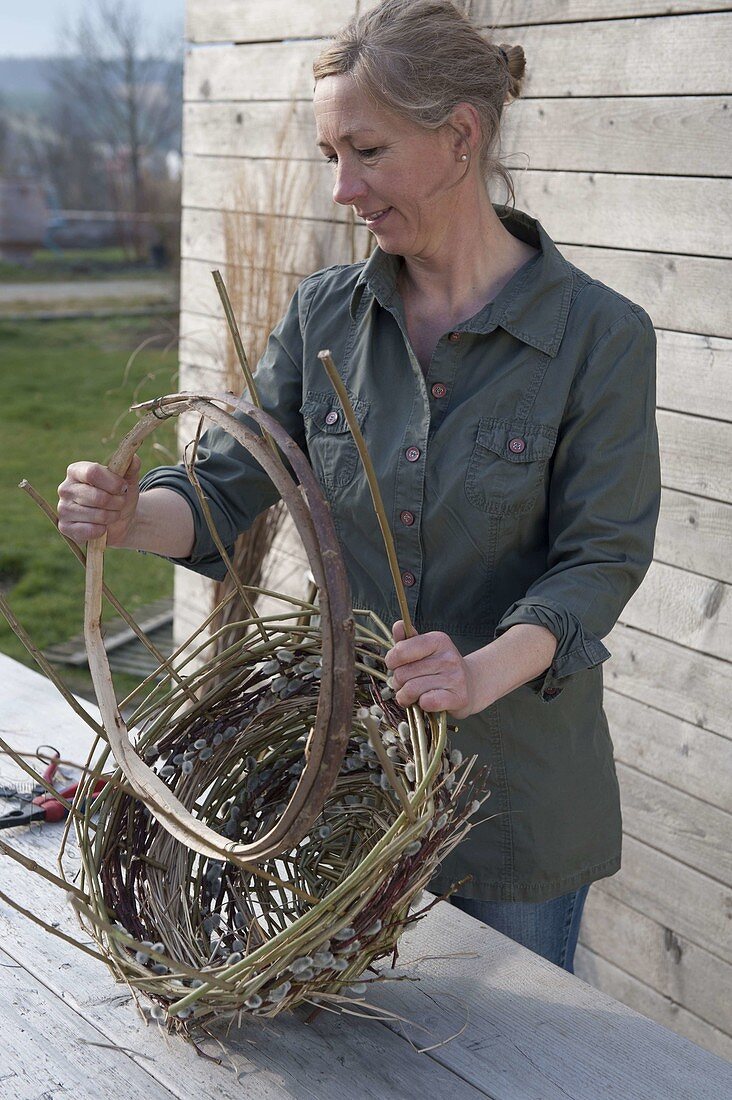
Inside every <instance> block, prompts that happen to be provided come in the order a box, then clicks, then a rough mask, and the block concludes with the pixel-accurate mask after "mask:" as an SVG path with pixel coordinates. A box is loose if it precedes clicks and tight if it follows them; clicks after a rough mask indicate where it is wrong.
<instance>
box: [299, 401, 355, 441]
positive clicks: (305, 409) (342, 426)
mask: <svg viewBox="0 0 732 1100" xmlns="http://www.w3.org/2000/svg"><path fill="white" fill-rule="evenodd" d="M348 397H349V399H350V402H351V405H352V406H353V411H354V413H355V416H356V421H357V423H358V426H359V428H362V427H363V422H364V420H365V419H366V413H367V412H368V411H369V402H368V401H364V400H363V399H362V398H359V397H353V396H352V395H351V394H350V393H349V395H348ZM300 412H301V413H302V416H303V418H304V419H306V420H312V422H313V424H314V425H315V427H316V428H317V429H318V430H319V431H321V432H326V433H327V434H328V435H340V434H343V433H345V432H350V428H349V427H348V422H347V420H346V415H345V413H344V412H343V406H342V405H341V403H340V401H339V399H338V394H336V393H308V394H307V396H306V398H305V400H304V401H303V404H302V406H301V408H300Z"/></svg>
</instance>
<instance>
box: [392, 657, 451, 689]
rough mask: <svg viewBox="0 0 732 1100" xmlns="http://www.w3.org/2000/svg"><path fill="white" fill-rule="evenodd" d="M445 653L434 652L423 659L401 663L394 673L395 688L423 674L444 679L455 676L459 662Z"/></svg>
mask: <svg viewBox="0 0 732 1100" xmlns="http://www.w3.org/2000/svg"><path fill="white" fill-rule="evenodd" d="M445 658H446V655H445V654H437V655H435V654H433V655H432V656H430V657H426V658H424V659H423V660H421V661H416V662H414V663H412V662H410V663H409V664H404V665H399V667H398V668H395V669H394V671H393V673H392V680H393V683H394V689H395V690H398V689H399V688H401V687H404V685H405V684H408V683H409V681H410V680H414V679H417V678H419V677H423V676H439V677H441V679H442V680H443V681H444V680H445V679H446V678H447V677H448V676H454V675H455V672H456V671H457V668H458V665H457V662H453V661H451V660H450V659H449V656H447V659H445Z"/></svg>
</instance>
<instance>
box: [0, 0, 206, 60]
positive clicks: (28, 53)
mask: <svg viewBox="0 0 732 1100" xmlns="http://www.w3.org/2000/svg"><path fill="white" fill-rule="evenodd" d="M137 2H138V4H141V5H144V7H145V8H146V9H147V10H148V11H150V9H152V10H153V12H154V16H153V17H152V19H153V28H154V29H158V28H160V29H161V30H162V29H163V28H165V27H167V26H173V27H177V30H178V33H179V35H180V36H181V38H182V35H183V14H184V10H185V0H153V3H150V0H137ZM92 3H93V0H20V2H18V0H15V2H13V3H10V2H6V3H3V4H2V9H3V10H2V13H1V14H0V57H48V56H49V55H51V54H54V53H56V52H57V39H58V31H59V28H60V26H61V25H62V23H63V22H64V20H71V21H73V19H74V17H75V16H76V15H77V13H78V12H80V11H82V10H83V9H84V8H85V7H90V6H91V4H92Z"/></svg>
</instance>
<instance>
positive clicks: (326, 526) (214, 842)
mask: <svg viewBox="0 0 732 1100" xmlns="http://www.w3.org/2000/svg"><path fill="white" fill-rule="evenodd" d="M222 401H223V402H225V403H227V404H234V403H235V402H236V404H237V406H238V408H240V409H241V410H242V412H244V413H245V414H246V415H247V416H249V417H251V418H252V419H253V420H255V421H256V422H257V423H258V424H259V425H260V427H261V428H262V429H263V431H264V432H266V433H268V434H269V435H270V436H271V437H273V438H274V440H275V441H276V443H277V446H278V447H279V448H280V451H281V452H282V454H283V455H284V457H285V458H286V459H287V460H288V462H289V463H290V465H291V467H292V469H293V470H294V472H295V474H296V475H297V477H298V478H299V481H300V484H299V485H298V484H296V483H295V481H294V480H293V479H292V478H291V477H290V475H289V473H288V472H287V470H286V469H285V467H284V465H283V463H282V461H281V460H280V458H279V455H277V454H275V453H274V451H273V449H272V448H271V447H270V446H268V444H267V443H266V442H265V440H264V439H263V437H262V436H259V435H257V434H256V433H255V432H254V431H252V430H251V429H250V428H248V427H246V426H245V425H244V424H241V423H240V422H239V421H238V420H236V419H235V417H234V416H233V415H232V414H231V413H228V412H224V411H223V410H222V409H220V408H218V407H217V405H216V404H214V402H222ZM150 405H151V406H152V409H153V411H152V412H150V413H148V414H147V415H146V416H144V417H143V418H142V419H141V420H139V421H138V423H137V424H136V425H135V426H134V427H133V428H132V430H131V431H130V432H129V433H128V434H127V435H126V436H125V438H124V439H123V440H122V442H121V443H120V445H119V447H118V448H117V450H116V451H115V453H114V455H113V456H112V458H111V459H110V462H109V469H110V470H112V471H113V472H114V473H117V474H120V475H124V474H125V473H126V471H127V469H128V467H129V464H130V462H131V461H132V458H133V456H134V454H135V453H136V452H137V449H138V448H139V446H140V445H141V443H142V442H143V441H144V440H145V439H146V438H147V436H148V435H150V434H151V433H152V432H153V431H154V430H155V428H156V427H157V426H158V424H159V423H160V421H161V420H164V419H167V418H168V417H171V416H179V415H180V414H181V413H182V412H186V411H191V412H196V413H198V414H199V415H201V416H203V417H205V418H206V419H208V420H211V421H213V423H215V424H217V425H218V426H219V427H221V428H223V429H224V430H225V431H227V432H228V433H229V434H230V435H231V436H233V437H234V439H236V440H237V442H238V443H240V444H241V445H242V446H243V447H244V448H245V449H246V450H247V451H249V453H250V454H251V455H252V456H253V457H254V458H256V460H257V462H259V464H260V465H261V466H262V467H263V469H264V470H265V472H266V473H267V474H269V476H270V478H271V479H272V481H273V483H274V484H275V486H276V488H277V489H278V490H279V492H280V494H281V496H282V499H283V500H284V501H285V504H286V506H287V508H288V510H289V512H290V514H291V515H292V517H293V519H294V521H295V524H296V526H297V528H298V532H299V534H300V537H301V539H302V541H303V544H304V546H305V550H306V552H307V555H308V560H309V563H310V568H311V570H312V573H313V576H314V577H315V581H316V584H317V585H318V587H319V589H320V614H321V632H322V654H323V676H322V680H321V686H320V695H319V698H318V707H317V712H316V718H315V725H314V727H313V729H312V730H311V733H310V737H309V738H308V742H307V745H306V748H305V755H306V763H305V768H304V770H303V772H302V773H301V775H300V779H299V782H298V784H297V787H296V789H295V790H294V791H293V794H292V797H291V798H290V801H289V803H288V804H287V806H286V808H285V811H284V813H283V814H282V817H281V818H280V819H279V821H278V822H277V824H276V825H275V826H274V827H273V828H272V829H270V831H269V832H268V833H266V834H265V835H264V836H262V837H260V838H258V839H256V840H255V841H253V842H252V843H251V844H237V843H234V842H233V841H229V840H226V839H225V838H223V837H221V836H220V835H219V834H218V833H217V832H215V831H214V830H213V829H211V828H210V827H209V826H208V825H205V824H203V823H202V822H201V821H198V820H197V819H196V818H195V817H194V816H193V814H191V813H190V811H189V810H187V809H186V807H185V806H184V805H183V803H182V802H181V801H180V800H179V799H178V798H177V797H176V796H175V795H174V794H173V793H172V791H170V789H169V788H168V787H167V786H166V784H165V783H164V782H163V781H162V779H161V778H160V777H159V776H158V775H157V774H156V773H155V772H154V771H153V770H152V768H150V767H148V766H147V764H145V762H144V761H143V760H142V759H141V758H140V757H139V756H138V754H137V752H136V751H135V749H134V747H133V745H132V744H131V742H130V740H129V737H128V734H127V727H126V725H125V722H124V720H123V718H122V715H121V714H120V711H119V707H118V706H117V699H116V696H115V693H114V687H113V684H112V676H111V672H110V668H109V662H108V660H107V653H106V650H105V648H104V643H103V641H102V632H101V606H102V579H103V569H104V550H105V547H106V541H107V538H106V535H103V536H102V537H101V538H99V539H94V540H93V541H90V542H89V543H88V545H87V565H86V597H85V609H84V636H85V640H86V647H87V653H88V657H89V668H90V671H91V675H92V681H93V683H94V689H95V691H96V695H97V701H98V703H99V709H100V711H101V714H102V721H103V723H104V728H105V730H106V732H107V736H108V737H109V743H110V746H111V748H112V751H113V753H114V756H115V758H116V760H117V763H118V765H119V767H120V768H121V770H122V771H123V772H124V774H125V776H126V777H127V780H128V782H129V784H130V786H131V787H132V789H133V791H134V793H135V795H136V796H137V797H138V798H139V799H140V800H141V801H142V802H144V803H145V805H146V806H147V807H148V809H150V810H151V812H152V813H154V815H155V817H156V818H157V819H158V821H159V822H160V824H161V825H162V826H163V827H164V828H165V829H166V830H167V831H168V832H169V833H170V834H171V836H174V837H175V838H176V839H177V840H179V841H181V842H182V843H183V844H186V845H187V846H188V847H189V848H192V849H193V850H194V851H197V852H200V853H201V855H204V856H208V857H209V858H211V859H217V860H229V861H230V862H232V863H236V864H239V865H240V866H242V867H245V868H247V869H249V870H251V869H252V868H251V866H248V865H251V864H252V863H258V862H261V861H263V860H266V859H272V858H273V857H275V856H277V855H280V854H282V853H284V852H286V851H290V850H292V848H294V847H295V846H296V845H297V844H298V843H299V841H300V840H301V839H302V838H303V837H304V836H305V835H306V833H307V832H308V830H309V829H310V827H311V826H312V824H313V822H314V821H315V819H316V818H317V817H318V815H319V814H320V812H321V810H322V808H323V805H324V803H325V800H326V798H327V797H328V794H329V793H330V791H331V789H332V787H333V784H334V783H335V780H336V777H337V775H338V772H339V771H340V768H341V764H342V762H343V757H344V756H345V752H346V748H347V745H348V739H349V737H350V735H351V723H352V715H353V691H354V661H355V657H354V622H353V614H352V610H351V597H350V589H349V585H348V578H347V574H346V569H345V565H344V563H343V558H342V556H341V552H340V548H339V545H338V540H337V537H336V533H335V528H334V526H333V520H332V518H331V514H330V509H329V507H328V505H327V503H326V501H325V500H324V498H323V495H322V492H321V489H320V485H319V483H318V481H317V478H316V477H315V474H314V473H313V470H312V468H311V466H310V464H309V462H308V461H307V459H306V458H305V456H304V454H303V453H302V451H301V450H300V448H299V447H298V446H297V444H296V443H295V442H294V440H292V439H291V438H290V436H289V435H287V433H286V432H285V430H284V428H283V427H282V426H281V425H280V424H279V423H278V422H277V421H276V420H275V419H274V418H273V417H271V416H269V415H268V414H267V413H266V412H264V411H263V410H261V409H259V408H257V407H256V406H255V405H252V404H250V403H249V402H248V401H245V400H244V399H236V398H234V397H233V395H230V394H227V395H221V394H191V393H180V394H172V395H169V396H167V397H162V398H158V399H157V400H156V401H155V402H150ZM161 413H162V415H161ZM303 495H304V497H305V501H303Z"/></svg>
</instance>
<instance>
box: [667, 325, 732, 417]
mask: <svg viewBox="0 0 732 1100" xmlns="http://www.w3.org/2000/svg"><path fill="white" fill-rule="evenodd" d="M656 340H657V344H658V373H657V392H656V400H657V404H658V407H659V408H661V409H672V410H674V411H675V412H682V413H686V414H687V415H689V414H690V415H694V416H708V417H711V418H712V419H714V420H732V340H719V339H715V338H714V337H711V336H697V335H695V334H693V333H688V332H671V331H668V330H666V329H657V330H656ZM691 379H693V382H690V380H691Z"/></svg>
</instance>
